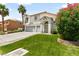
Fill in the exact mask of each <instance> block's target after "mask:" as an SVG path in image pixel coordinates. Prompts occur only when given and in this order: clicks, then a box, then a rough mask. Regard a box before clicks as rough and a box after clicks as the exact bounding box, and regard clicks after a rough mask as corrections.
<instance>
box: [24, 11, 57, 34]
mask: <svg viewBox="0 0 79 59" xmlns="http://www.w3.org/2000/svg"><path fill="white" fill-rule="evenodd" d="M55 18H56V14H52V13H48V12H41V13H37V14H33V15H25V16H24V25H25V31H26V32H41V33H51V32H52V31H53V30H54V25H55Z"/></svg>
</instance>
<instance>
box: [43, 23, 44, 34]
mask: <svg viewBox="0 0 79 59" xmlns="http://www.w3.org/2000/svg"><path fill="white" fill-rule="evenodd" d="M43 33H44V24H43Z"/></svg>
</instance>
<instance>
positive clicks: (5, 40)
mask: <svg viewBox="0 0 79 59" xmlns="http://www.w3.org/2000/svg"><path fill="white" fill-rule="evenodd" d="M35 34H38V33H37V32H19V33H12V34H6V35H0V46H3V45H7V44H10V43H14V42H16V41H19V40H22V39H23V38H26V37H29V36H32V35H35Z"/></svg>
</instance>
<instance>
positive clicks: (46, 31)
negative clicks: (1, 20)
mask: <svg viewBox="0 0 79 59" xmlns="http://www.w3.org/2000/svg"><path fill="white" fill-rule="evenodd" d="M44 33H48V21H47V22H45V23H44Z"/></svg>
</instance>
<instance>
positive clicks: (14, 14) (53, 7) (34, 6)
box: [0, 3, 67, 21]
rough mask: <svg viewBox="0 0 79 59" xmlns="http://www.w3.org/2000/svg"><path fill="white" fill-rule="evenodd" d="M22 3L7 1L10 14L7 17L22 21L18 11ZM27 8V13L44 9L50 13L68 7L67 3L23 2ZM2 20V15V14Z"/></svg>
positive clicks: (55, 12)
mask: <svg viewBox="0 0 79 59" xmlns="http://www.w3.org/2000/svg"><path fill="white" fill-rule="evenodd" d="M19 5H20V4H18V3H7V4H5V6H6V7H7V8H8V9H9V16H6V17H5V20H6V19H16V20H20V21H21V14H19V12H18V10H17V9H18V7H19ZM23 5H24V6H25V8H26V10H27V11H26V14H35V13H39V12H43V11H47V12H50V13H54V14H57V12H58V11H59V9H61V8H63V7H66V6H67V4H66V3H31V4H23ZM0 21H1V16H0Z"/></svg>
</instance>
